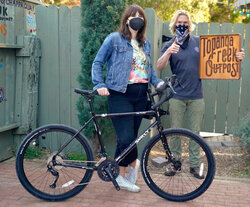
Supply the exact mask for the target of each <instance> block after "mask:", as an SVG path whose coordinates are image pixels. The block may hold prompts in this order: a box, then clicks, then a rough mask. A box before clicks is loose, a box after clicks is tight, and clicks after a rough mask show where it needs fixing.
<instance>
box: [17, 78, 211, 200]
mask: <svg viewBox="0 0 250 207" xmlns="http://www.w3.org/2000/svg"><path fill="white" fill-rule="evenodd" d="M175 84H178V82H177V81H176V79H175V78H166V79H165V82H164V84H163V85H162V86H161V87H160V88H157V89H156V91H155V92H153V93H151V91H150V90H149V98H150V100H151V102H152V110H149V111H141V112H131V113H130V112H129V113H113V114H95V111H94V108H93V99H94V95H95V94H97V92H96V91H89V90H80V89H75V92H76V93H78V94H81V95H83V96H84V97H85V98H86V99H87V101H88V103H89V105H90V109H91V114H92V117H91V118H90V119H89V120H88V121H87V122H86V123H85V124H84V125H83V126H82V127H81V129H80V130H76V129H74V128H71V127H69V126H65V125H61V124H50V125H46V126H43V127H40V128H37V129H36V130H34V131H33V132H31V133H30V134H29V135H27V137H26V138H25V139H24V140H23V142H22V143H21V145H20V147H19V150H18V152H17V157H16V172H17V175H18V178H19V180H20V182H21V184H22V185H23V186H24V188H25V189H26V190H27V191H28V192H30V193H31V194H32V195H34V196H36V197H38V198H40V199H44V200H48V201H60V200H65V199H68V198H70V197H73V196H75V195H76V194H78V193H79V192H80V191H81V190H83V189H84V188H85V187H86V186H87V185H88V183H90V180H91V177H92V174H93V172H94V171H97V174H98V176H99V177H100V179H102V180H104V181H107V182H110V181H111V182H113V184H114V186H115V188H116V189H117V190H119V189H120V187H119V185H118V184H117V182H116V180H115V179H116V178H117V177H118V175H119V166H118V163H119V162H120V161H121V160H122V159H123V158H124V157H125V156H126V155H127V154H128V153H129V152H130V150H131V149H133V148H134V147H135V146H136V145H137V144H138V143H139V142H140V141H141V140H142V139H143V138H145V137H146V135H147V134H148V133H149V132H150V131H151V130H152V129H153V128H154V127H157V130H158V132H159V133H158V134H157V135H155V136H153V137H152V138H151V139H150V140H149V142H148V143H147V144H146V146H145V148H144V150H143V152H142V156H141V173H142V175H143V178H144V180H145V182H146V183H147V185H148V186H149V188H150V189H151V190H152V191H153V192H154V193H156V194H157V195H159V196H161V197H162V198H165V199H168V200H171V201H178V202H183V201H188V200H191V199H194V198H196V197H198V196H200V195H201V194H202V193H204V192H205V191H206V190H207V189H208V187H209V186H210V184H211V183H212V181H213V178H214V174H215V159H214V156H213V153H212V151H211V149H210V148H209V146H208V145H207V144H206V142H205V141H204V140H203V139H202V138H201V137H200V136H199V135H197V134H195V133H193V132H191V131H190V130H187V129H181V128H170V129H166V130H163V127H162V124H161V120H160V117H161V116H162V115H164V114H166V113H165V111H164V110H162V109H160V108H159V107H160V106H161V105H162V103H164V102H165V101H168V100H169V99H170V98H171V97H172V95H173V93H175V92H174V88H173V86H175ZM155 95H161V98H160V101H159V102H158V103H155V101H154V98H153V97H154V96H155ZM146 115H150V116H153V117H154V118H155V119H154V121H153V123H152V121H151V124H150V126H149V127H148V128H147V129H146V130H145V131H144V132H143V133H142V134H141V135H140V136H139V137H138V138H137V139H136V140H135V141H134V142H133V143H131V144H130V146H129V147H128V148H127V149H125V150H124V151H123V152H122V153H121V154H120V155H119V156H118V157H116V158H115V159H112V158H110V157H108V156H107V154H106V152H105V148H104V144H103V141H102V137H101V133H100V131H99V127H98V123H97V119H98V118H110V117H116V116H146ZM91 121H93V122H94V126H95V130H96V132H97V135H98V139H99V142H100V152H99V160H98V161H95V159H94V154H93V150H92V147H91V146H90V144H89V142H88V140H87V138H86V137H85V136H83V135H82V134H81V132H82V131H83V130H84V129H85V128H86V127H87V125H88V124H89V123H90V122H91ZM174 139H179V140H181V142H180V146H179V147H181V153H180V155H178V156H177V155H175V153H174V152H173V150H172V147H171V143H172V141H173V140H174ZM190 141H191V142H195V143H196V144H197V146H198V147H199V152H200V153H199V174H200V176H204V179H197V178H195V177H194V176H193V175H192V174H191V173H190V164H189V162H190V160H189V157H190V156H191V153H189V142H190ZM171 150H172V151H171ZM168 167H172V168H173V169H174V170H175V172H176V173H175V174H174V175H172V176H166V175H165V173H166V168H168Z"/></svg>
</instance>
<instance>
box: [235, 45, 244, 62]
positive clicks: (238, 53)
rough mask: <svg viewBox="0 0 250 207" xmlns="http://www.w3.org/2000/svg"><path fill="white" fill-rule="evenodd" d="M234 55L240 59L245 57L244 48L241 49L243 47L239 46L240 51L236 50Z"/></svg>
mask: <svg viewBox="0 0 250 207" xmlns="http://www.w3.org/2000/svg"><path fill="white" fill-rule="evenodd" d="M236 57H237V58H238V59H239V60H240V61H242V60H244V58H245V53H244V49H243V48H241V51H240V52H237V53H236Z"/></svg>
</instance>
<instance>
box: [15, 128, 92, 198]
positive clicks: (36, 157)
mask: <svg viewBox="0 0 250 207" xmlns="http://www.w3.org/2000/svg"><path fill="white" fill-rule="evenodd" d="M76 133H77V130H75V129H73V128H71V127H68V126H65V125H60V124H50V125H46V126H43V127H40V128H37V129H36V130H34V131H33V132H31V133H30V134H28V135H27V137H26V138H25V139H24V140H23V141H22V143H21V145H20V147H19V149H18V152H17V156H16V173H17V176H18V178H19V180H20V182H21V184H22V185H23V187H24V188H25V189H26V190H27V191H28V192H29V193H31V194H32V195H33V196H35V197H37V198H40V199H43V200H47V201H62V200H65V199H68V198H70V197H73V196H75V195H76V194H78V193H79V192H80V191H82V190H83V189H84V188H85V187H86V186H87V184H88V182H89V181H90V179H91V177H92V174H93V170H92V169H91V170H90V169H87V170H84V169H78V168H71V167H63V166H55V167H53V169H54V171H57V172H58V174H59V177H58V180H57V182H56V187H55V186H54V187H55V188H53V187H51V186H52V184H53V182H54V181H55V179H56V176H55V175H53V174H52V173H51V171H49V170H48V164H49V163H51V162H52V156H53V154H55V153H56V152H57V151H58V149H59V146H62V145H63V144H65V142H66V140H69V138H70V137H72V136H73V135H74V134H76ZM79 160H81V161H82V162H86V163H87V166H89V167H92V166H93V160H94V155H93V150H92V148H91V146H90V144H89V143H88V140H87V139H86V138H85V137H84V136H83V135H81V134H80V133H79V134H78V135H77V136H76V137H75V139H74V140H73V141H72V142H71V143H69V145H67V147H65V149H64V150H63V151H62V152H60V153H59V155H57V157H56V161H57V162H59V163H64V162H69V163H76V162H79ZM50 185H51V186H50Z"/></svg>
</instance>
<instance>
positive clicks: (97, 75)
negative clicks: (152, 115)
mask: <svg viewBox="0 0 250 207" xmlns="http://www.w3.org/2000/svg"><path fill="white" fill-rule="evenodd" d="M146 25H147V20H146V16H145V13H144V11H143V9H142V8H141V7H140V6H138V5H130V6H128V7H127V8H126V10H125V12H124V14H123V17H122V21H121V26H120V29H119V30H118V32H114V33H111V34H110V35H108V36H107V37H106V39H105V40H104V42H103V44H102V46H101V47H100V49H99V51H98V53H97V55H96V58H95V60H94V62H93V65H92V81H93V84H94V89H95V90H97V91H98V94H99V95H101V96H108V106H109V112H110V113H121V112H136V111H145V109H146V103H147V94H146V90H147V88H148V87H149V84H153V85H154V87H160V86H161V85H162V84H163V81H162V80H160V79H158V78H157V76H156V73H155V71H154V69H153V67H152V62H151V59H150V43H149V41H148V40H147V39H146V37H145V33H146ZM106 62H107V66H108V68H107V75H106V81H105V82H104V78H103V66H104V64H105V63H106ZM141 120H142V117H141V116H138V117H137V116H128V117H127V116H126V117H117V118H112V123H113V125H114V128H115V131H116V135H117V147H116V152H115V157H117V156H118V155H119V154H120V153H121V152H122V151H123V150H124V149H125V148H127V147H128V146H129V144H130V143H132V142H133V141H134V140H135V139H136V137H137V134H138V130H139V127H140V124H141ZM137 155H138V153H137V148H135V149H133V150H132V151H131V152H130V153H129V154H128V155H127V156H126V157H125V158H124V159H123V160H122V161H121V162H120V163H119V167H120V175H119V176H118V178H117V179H116V181H117V183H118V184H119V186H120V188H121V189H125V190H128V191H132V192H139V191H140V188H139V187H138V186H136V185H135V183H136V180H137V177H138V176H137V174H138V169H139V160H137ZM128 166H129V173H128V175H126V174H125V172H126V167H128Z"/></svg>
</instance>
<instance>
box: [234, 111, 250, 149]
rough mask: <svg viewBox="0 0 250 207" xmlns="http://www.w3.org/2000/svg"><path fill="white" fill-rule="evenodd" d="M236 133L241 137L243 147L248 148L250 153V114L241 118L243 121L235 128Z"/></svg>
mask: <svg viewBox="0 0 250 207" xmlns="http://www.w3.org/2000/svg"><path fill="white" fill-rule="evenodd" d="M234 135H235V136H238V137H240V139H241V142H242V144H243V148H244V149H247V150H248V152H249V153H250V114H248V115H247V116H246V117H245V118H244V119H243V120H241V123H240V125H239V127H238V128H237V129H236V130H235V132H234Z"/></svg>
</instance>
